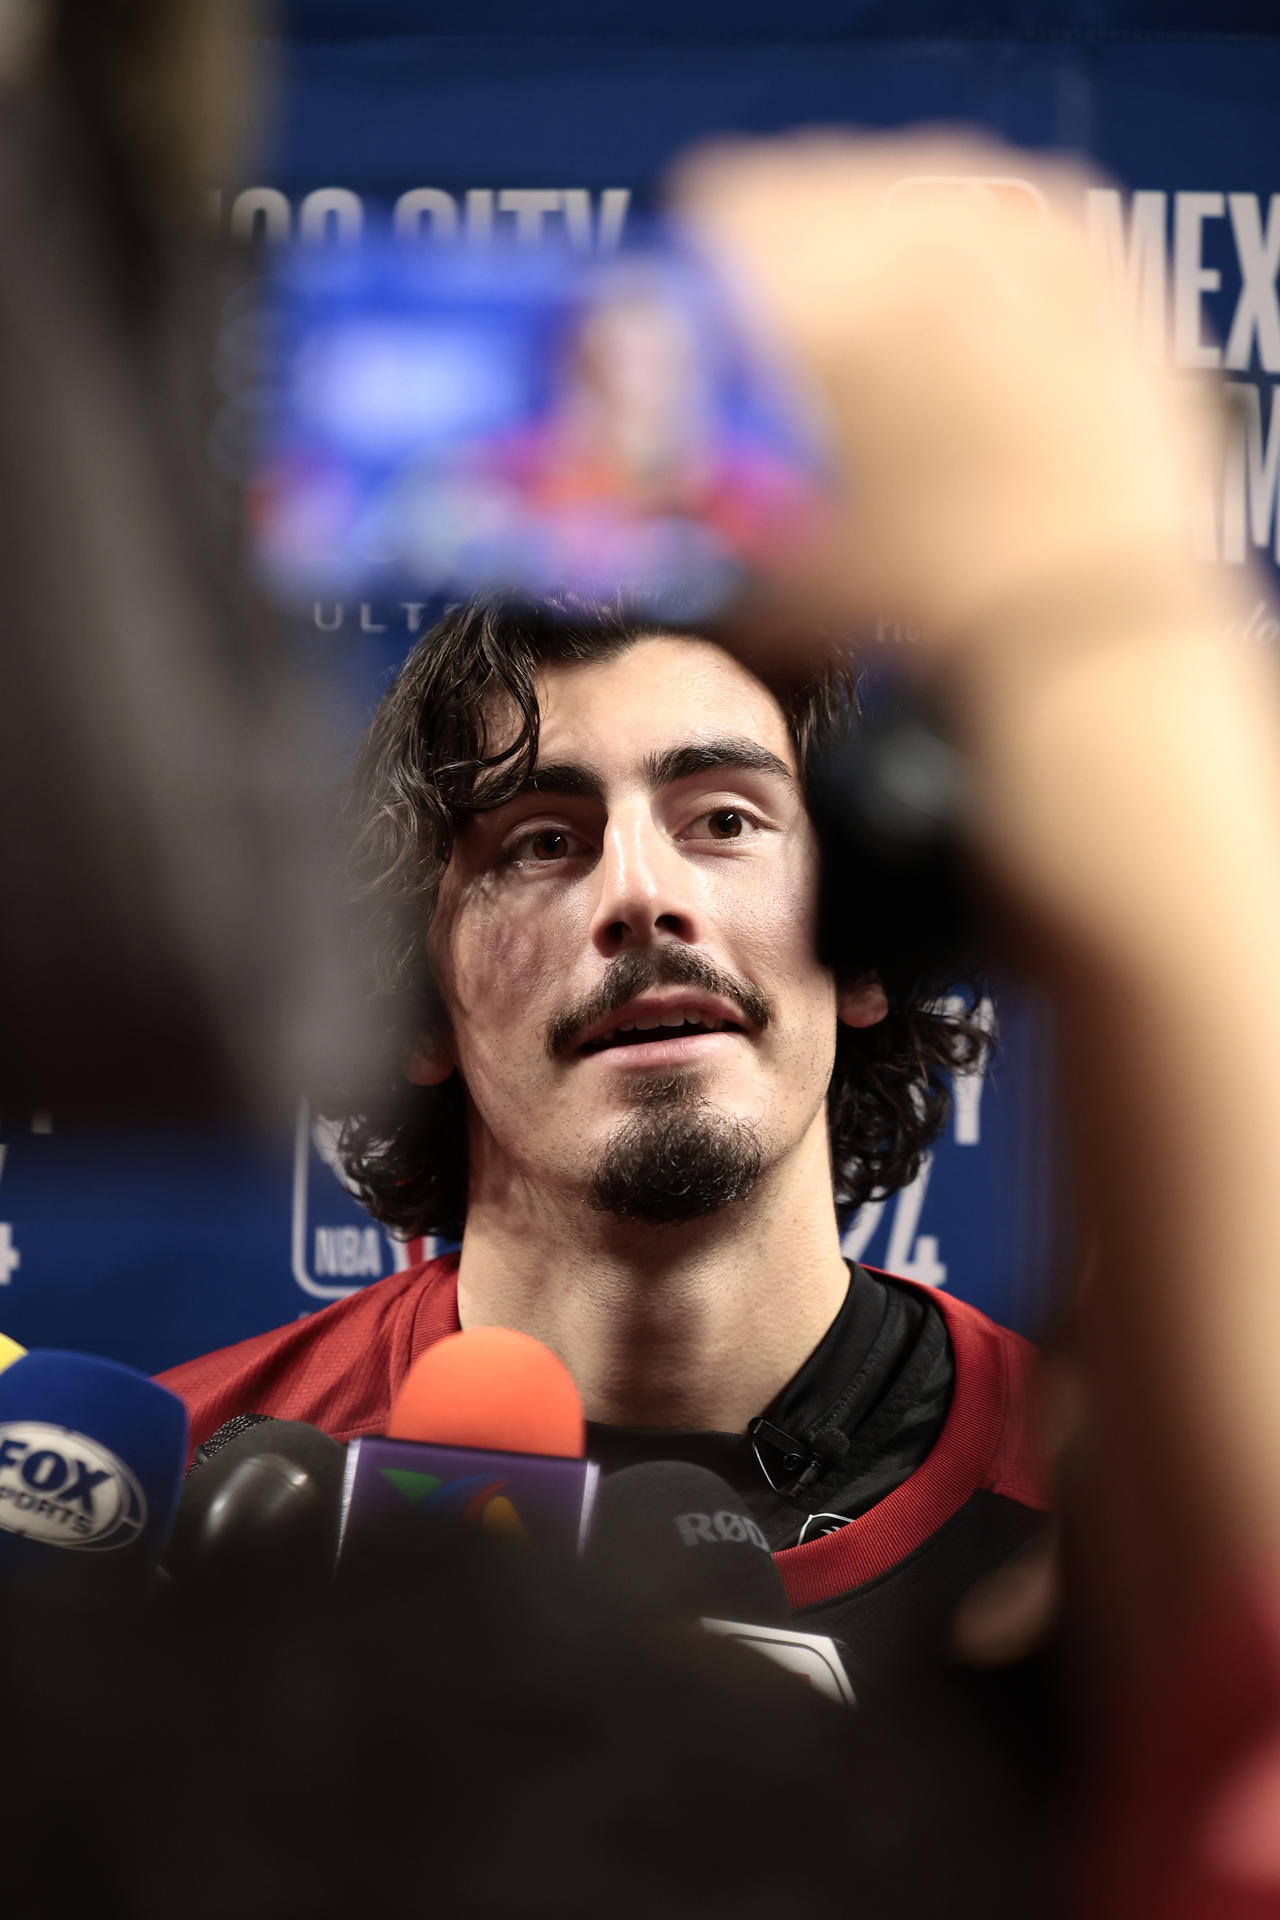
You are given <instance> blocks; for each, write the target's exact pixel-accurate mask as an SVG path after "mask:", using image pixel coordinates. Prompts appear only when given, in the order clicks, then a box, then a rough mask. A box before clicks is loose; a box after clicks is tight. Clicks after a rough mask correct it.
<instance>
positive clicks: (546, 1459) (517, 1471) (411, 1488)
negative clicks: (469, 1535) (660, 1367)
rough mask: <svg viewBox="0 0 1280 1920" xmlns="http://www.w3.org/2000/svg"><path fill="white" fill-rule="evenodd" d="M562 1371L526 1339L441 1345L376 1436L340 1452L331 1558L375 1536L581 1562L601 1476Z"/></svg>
mask: <svg viewBox="0 0 1280 1920" xmlns="http://www.w3.org/2000/svg"><path fill="white" fill-rule="evenodd" d="M585 1442H586V1428H585V1426H584V1423H583V1417H582V1402H581V1400H580V1399H579V1397H578V1390H577V1388H576V1387H575V1386H574V1383H573V1379H572V1376H571V1375H570V1373H569V1370H568V1368H567V1367H566V1366H565V1365H564V1364H563V1362H562V1361H560V1360H558V1359H557V1358H556V1356H555V1354H553V1353H552V1352H551V1351H550V1350H549V1349H548V1348H547V1347H544V1346H543V1345H542V1343H541V1342H540V1341H538V1340H534V1339H533V1338H531V1336H530V1335H528V1334H526V1333H516V1332H514V1331H512V1330H511V1329H510V1328H507V1327H476V1328H474V1329H472V1330H471V1331H469V1332H465V1333H455V1334H450V1335H448V1336H447V1337H446V1338H445V1339H443V1340H440V1341H438V1342H437V1343H436V1344H435V1345H434V1346H432V1347H428V1348H427V1350H426V1352H425V1353H423V1354H421V1355H420V1356H419V1358H418V1359H417V1360H416V1361H415V1362H414V1364H413V1366H412V1367H411V1368H410V1369H409V1372H408V1373H407V1375H406V1376H405V1380H404V1384H403V1385H402V1387H401V1389H400V1392H399V1393H398V1394H397V1396H396V1399H395V1401H394V1403H393V1405H392V1408H391V1414H390V1417H389V1419H388V1421H387V1432H386V1434H385V1436H382V1437H379V1436H373V1435H362V1436H361V1437H360V1438H358V1439H356V1440H353V1441H351V1443H350V1445H349V1446H348V1448H347V1472H346V1482H345V1486H344V1489H343V1500H342V1529H341V1534H340V1539H339V1555H340V1558H345V1557H346V1556H348V1555H349V1554H350V1552H351V1550H352V1548H353V1546H356V1545H358V1543H359V1542H360V1541H361V1540H362V1539H364V1538H370V1537H372V1536H374V1535H377V1534H382V1535H383V1536H384V1537H385V1536H386V1534H387V1533H388V1532H389V1531H393V1530H394V1531H396V1532H398V1533H399V1535H400V1537H401V1538H404V1537H406V1528H409V1529H410V1530H416V1529H421V1530H423V1532H424V1533H425V1532H430V1531H435V1532H437V1533H438V1532H439V1531H440V1530H441V1529H442V1528H448V1527H451V1526H452V1527H454V1528H457V1527H464V1528H466V1527H473V1528H476V1529H478V1530H480V1531H481V1532H484V1533H488V1534H492V1535H501V1536H504V1537H506V1538H509V1539H527V1540H529V1541H530V1542H532V1543H533V1544H534V1545H541V1546H547V1547H551V1548H553V1549H561V1550H567V1551H568V1552H570V1553H577V1552H579V1551H580V1549H581V1546H582V1542H583V1540H584V1538H585V1535H586V1530H587V1528H588V1526H589V1524H590V1519H591V1510H592V1506H593V1503H594V1500H595V1491H596V1483H597V1478H598V1469H597V1468H596V1467H595V1466H593V1465H592V1464H591V1463H590V1462H588V1461H587V1460H585V1459H584V1458H583V1449H584V1446H585Z"/></svg>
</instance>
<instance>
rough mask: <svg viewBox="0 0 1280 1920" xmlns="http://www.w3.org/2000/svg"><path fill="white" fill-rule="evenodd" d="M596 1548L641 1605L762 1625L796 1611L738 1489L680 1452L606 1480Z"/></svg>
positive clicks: (617, 1583) (595, 1526) (609, 1572)
mask: <svg viewBox="0 0 1280 1920" xmlns="http://www.w3.org/2000/svg"><path fill="white" fill-rule="evenodd" d="M589 1553H590V1558H591V1560H592V1561H593V1562H594V1564H595V1565H596V1567H597V1568H598V1569H599V1570H600V1572H601V1573H602V1574H603V1576H604V1578H605V1579H606V1580H607V1581H608V1582H609V1584H610V1585H611V1586H612V1587H613V1588H614V1589H615V1591H616V1592H617V1593H619V1594H620V1595H621V1597H622V1598H623V1599H624V1601H625V1602H626V1603H627V1604H628V1605H629V1606H630V1607H632V1608H634V1609H635V1610H636V1611H637V1612H639V1613H642V1614H653V1615H666V1616H670V1617H679V1618H681V1619H690V1620H694V1619H702V1618H709V1617H715V1618H718V1619H724V1620H742V1621H747V1622H751V1623H754V1624H758V1625H761V1626H783V1625H785V1624H786V1623H787V1622H788V1621H789V1620H790V1618H791V1610H790V1608H789V1607H788V1605H787V1596H786V1592H785V1589H784V1588H783V1584H782V1576H781V1574H780V1573H779V1572H778V1569H777V1567H776V1566H775V1565H774V1560H773V1555H772V1554H771V1553H770V1551H769V1545H768V1542H767V1541H766V1539H765V1537H764V1534H763V1533H762V1532H761V1530H760V1527H759V1525H758V1524H757V1522H756V1521H755V1520H753V1519H752V1517H751V1515H750V1513H749V1512H748V1511H747V1507H746V1502H745V1501H744V1500H743V1498H742V1496H741V1494H737V1493H735V1492H734V1491H733V1488H732V1487H731V1486H730V1485H729V1484H728V1482H727V1481H726V1480H722V1479H721V1478H720V1476H719V1475H718V1474H715V1473H709V1472H708V1471H707V1469H706V1468H705V1467H695V1466H691V1465H689V1464H688V1463H687V1462H685V1461H681V1460H655V1461H648V1462H646V1463H645V1464H644V1465H642V1466H636V1467H625V1468H623V1470H622V1472H620V1473H615V1474H611V1475H610V1476H609V1478H608V1479H606V1480H605V1481H604V1482H603V1483H602V1485H601V1488H600V1492H599V1496H598V1498H597V1502H596V1512H595V1517H594V1520H593V1523H592V1530H591V1540H590V1546H589Z"/></svg>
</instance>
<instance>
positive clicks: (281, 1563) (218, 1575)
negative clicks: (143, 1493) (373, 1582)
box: [162, 1414, 345, 1591]
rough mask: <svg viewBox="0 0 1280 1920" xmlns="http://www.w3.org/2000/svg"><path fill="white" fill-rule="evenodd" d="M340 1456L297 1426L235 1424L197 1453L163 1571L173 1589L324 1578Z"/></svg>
mask: <svg viewBox="0 0 1280 1920" xmlns="http://www.w3.org/2000/svg"><path fill="white" fill-rule="evenodd" d="M344 1465H345V1455H344V1453H343V1449H342V1448H341V1447H340V1446H339V1444H338V1442H337V1441H336V1440H332V1439H330V1437H329V1435H328V1434H327V1433H321V1432H320V1430H319V1429H318V1428H317V1427H312V1426H308V1425H307V1423H306V1422H305V1421H302V1420H273V1419H271V1418H270V1417H269V1416H267V1415H265V1414H239V1415H237V1416H236V1417H235V1418H234V1419H232V1420H229V1421H227V1422H226V1424H225V1426H223V1427H220V1428H219V1429H218V1432H217V1433H215V1434H214V1435H213V1436H212V1438H211V1439H209V1440H208V1441H206V1442H205V1444H204V1446H203V1447H201V1448H199V1449H198V1450H197V1452H196V1455H195V1460H194V1462H193V1465H192V1470H191V1472H190V1473H189V1474H188V1476H187V1480H186V1483H185V1485H184V1486H183V1489H182V1497H181V1499H180V1500H179V1502H178V1511H177V1514H176V1515H175V1517H174V1522H173V1530H172V1532H171V1533H170V1536H169V1542H168V1545H167V1546H166V1548H165V1550H164V1558H163V1562H162V1565H163V1568H164V1571H165V1573H166V1574H168V1575H169V1577H170V1579H171V1580H172V1581H173V1582H174V1584H175V1586H177V1587H178V1588H180V1589H183V1590H185V1591H192V1590H194V1589H195V1588H196V1587H208V1586H213V1585H216V1586H224V1585H225V1586H228V1587H236V1588H241V1589H243V1588H250V1589H252V1588H259V1589H264V1590H265V1589H270V1588H276V1589H279V1588H280V1587H282V1586H286V1585H287V1586H290V1587H294V1588H312V1589H313V1588H315V1587H318V1586H319V1585H320V1584H321V1583H323V1582H324V1581H326V1580H329V1579H331V1578H332V1576H333V1567H334V1557H335V1554H336V1552H337V1540H338V1514H339V1508H340V1504H341V1497H342V1476H343V1468H344Z"/></svg>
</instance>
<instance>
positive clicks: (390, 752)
mask: <svg viewBox="0 0 1280 1920" xmlns="http://www.w3.org/2000/svg"><path fill="white" fill-rule="evenodd" d="M663 631H668V632H678V633H681V634H684V633H687V632H688V631H689V630H688V629H687V628H685V627H683V626H678V627H667V628H664V627H663V625H662V624H661V623H655V622H654V621H653V620H641V619H638V618H635V617H633V616H631V615H630V614H629V613H628V612H627V611H626V610H625V609H624V608H622V607H621V606H608V605H603V606H602V605H597V604H590V605H588V604H586V603H582V602H576V601H571V600H569V599H567V598H560V599H556V600H554V601H547V602H538V603H530V602H527V601H515V600H512V599H509V598H501V597H484V598H478V599H474V600H471V601H468V602H466V603H465V604H463V605H460V606H456V607H453V608H451V609H450V610H449V611H448V612H447V613H446V614H445V616H444V618H443V619H442V620H440V621H439V623H438V624H437V625H436V626H435V627H433V628H432V629H431V631H430V632H429V633H427V634H425V635H424V636H423V637H422V639H420V640H419V641H418V642H417V644H416V645H415V646H414V648H413V650H412V651H411V652H410V654H409V655H408V656H407V658H406V660H405V662H404V664H403V666H402V667H401V669H400V671H399V673H398V674H397V675H396V678H395V680H394V681H393V682H392V684H391V686H390V687H389V688H388V690H387V692H386V694H385V696H384V697H383V700H382V702H381V704H380V706H379V707H378V710H377V713H376V714H375V716H374V719H373V722H372V725H371V726H370V728H369V730H368V732H367V734H366V735H365V737H364V740H363V742H362V744H361V748H360V752H359V754H358V757H357V760H356V764H355V768H354V771H353V775H352V780H351V784H350V788H349V794H348V800H347V812H348V819H349V826H350V829H351V844H352V848H353V860H354V879H355V895H356V899H357V902H358V906H359V928H360V936H359V937H360V944H361V946H362V949H363V954H364V965H365V970H366V973H367V976H368V993H369V997H370V1000H371V1003H372V1009H373V1015H374V1022H373V1024H374V1030H375V1034H376V1036H377V1038H378V1040H379V1041H380V1042H381V1047H380V1051H379V1059H378V1063H377V1065H376V1067H375V1068H374V1070H373V1072H372V1073H371V1075H370V1077H369V1081H368V1084H367V1085H365V1086H364V1087H362V1088H361V1089H360V1090H359V1092H358V1093H356V1092H354V1090H350V1089H348V1090H347V1091H346V1093H345V1094H344V1095H343V1096H341V1097H340V1098H339V1099H338V1100H337V1101H335V1100H332V1099H331V1100H329V1101H327V1102H326V1103H325V1104H326V1105H327V1106H328V1107H329V1109H330V1111H332V1112H333V1113H334V1114H335V1116H339V1115H340V1116H341V1129H340V1133H339V1138H338V1151H339V1155H340V1158H341V1161H342V1164H343V1167H344V1169H345V1172H346V1176H347V1179H348V1181H349V1183H350V1185H351V1187H352V1189H353V1190H354V1191H355V1192H356V1193H357V1194H358V1195H359V1197H360V1199H361V1200H362V1201H363V1202H364V1204H365V1206H366V1207H367V1208H368V1209H369V1211H370V1213H372V1214H373V1216H374V1218H375V1219H377V1220H380V1221H382V1222H383V1224H384V1225H385V1226H387V1227H389V1228H391V1229H392V1230H393V1231H394V1232H396V1233H398V1234H401V1235H403V1236H405V1237H410V1236H413V1235H417V1234H427V1233H435V1234H456V1233H457V1232H458V1231H459V1230H460V1226H461V1222H462V1220H463V1217H464V1215H465V1211H466V1196H467V1125H466V1113H465V1107H464V1095H463V1089H462V1086H461V1083H460V1081H459V1078H458V1076H457V1075H456V1074H454V1075H453V1076H451V1078H450V1079H449V1080H447V1081H446V1082H445V1083H444V1084H443V1085H441V1086H435V1087H418V1086H413V1085H411V1084H410V1083H409V1082H408V1081H407V1080H406V1079H405V1077H404V1075H403V1072H402V1071H401V1067H402V1062H403V1058H404V1053H405V1049H406V1046H407V1044H408V1042H409V1040H410V1038H411V1037H412V1036H413V1035H415V1034H420V1033H422V1032H424V1031H429V1030H430V1028H431V1027H432V1025H433V1024H435V1023H436V1022H437V1021H438V1020H439V1019H440V1018H441V1017H442V1013H443V1009H442V1007H441V1005H440V1002H439V998H438V994H437V992H436V989H435V986H434V983H433V980H432V977H431V971H430V967H429V964H428V959H427V942H426V929H427V927H428V925H429V923H430V921H431V917H432V914H433V913H434V911H435V905H436V898H437V893H438V890H439V886H440V881H441V879H442V877H443V875H444V872H445V868H446V867H447V865H448V863H449V858H450V854H451V851H452V847H453V842H454V838H455V835H456V834H457V833H458V832H459V831H460V830H461V828H462V827H463V826H464V825H465V823H466V822H467V820H468V819H470V818H471V817H473V816H474V815H475V814H476V813H477V812H479V811H482V810H488V809H490V808H493V807H498V806H502V805H503V804H505V802H506V801H508V800H509V799H510V798H512V796H513V795H514V794H515V793H516V792H517V791H518V790H519V788H520V787H521V785H522V784H523V782H524V781H525V780H526V779H527V778H528V775H529V774H530V772H531V771H532V769H533V767H534V764H535V762H536V759H537V753H538V730H539V710H538V701H537V694H536V691H535V676H536V675H537V673H538V671H539V670H540V669H541V668H542V667H544V666H546V665H548V664H554V663H589V662H594V661H607V660H609V659H612V658H613V657H615V656H616V655H617V654H619V653H622V652H625V651H626V649H627V648H629V647H630V646H632V645H633V644H634V643H635V642H636V641H638V640H640V639H643V638H646V637H652V636H653V635H655V634H657V633H661V632H663ZM698 637H706V638H709V639H714V638H715V634H714V632H713V631H705V632H704V633H703V634H700V635H699V636H698ZM762 678H764V679H765V680H766V682H768V683H769V684H770V687H771V691H772V692H773V693H774V695H775V697H776V698H777V700H778V702H779V705H780V706H781V708H782V711H783V713H784V715H785V718H786V721H787V725H788V727H789V729H790V732H791V736H792V740H793V742H794V744H795V748H796V754H797V759H798V761H799V764H800V767H801V769H802V773H803V775H804V778H805V779H806V781H807V780H808V777H809V773H810V769H811V767H812V766H813V764H814V760H815V757H816V756H817V755H818V754H819V753H820V752H821V750H822V748H823V746H824V744H825V743H826V742H829V741H830V740H831V739H833V738H834V737H836V735H837V734H838V733H839V732H841V731H843V730H844V729H846V728H847V727H848V726H849V724H850V722H851V720H852V719H853V718H854V717H855V716H856V715H857V712H858V701H857V688H856V679H855V674H854V671H853V668H852V667H851V665H850V663H849V660H848V657H847V654H846V652H845V651H844V650H841V649H836V648H835V647H833V648H832V650H831V652H830V654H829V656H828V657H827V658H826V659H825V660H824V661H822V662H821V663H820V664H819V665H818V666H817V667H816V668H815V669H814V670H813V671H812V672H811V673H810V675H809V677H808V678H806V679H805V680H803V681H802V682H800V683H798V684H796V683H791V682H788V683H783V684H778V685H774V684H772V683H771V682H769V677H768V675H767V674H764V675H762ZM512 711H514V713H515V715H516V716H517V720H516V725H515V729H514V732H511V730H510V725H509V722H507V723H506V729H505V732H504V737H502V738H497V737H495V732H496V730H497V729H498V728H500V727H503V725H504V720H505V716H508V715H510V714H511V713H512ZM508 734H509V736H510V737H507V735H508ZM868 971H875V972H877V973H878V974H879V977H880V979H881V982H882V984H883V986H884V989H885V992H886V995H887V997H888V1001H889V1012H888V1014H887V1016H886V1018H885V1019H884V1020H882V1021H880V1022H879V1023H878V1024H876V1025H875V1026H871V1027H864V1028H857V1029H854V1028H850V1027H846V1026H845V1025H843V1024H841V1025H840V1027H839V1029H838V1035H837V1041H836V1054H835V1065H834V1069H833V1072H832V1076H831V1085H830V1089H829V1092H828V1096H827V1117H828V1127H829V1132H830V1139H831V1157H832V1169H833V1182H834V1191H835V1199H836V1205H837V1208H838V1209H840V1210H841V1211H842V1212H843V1211H845V1210H851V1209H853V1208H856V1207H859V1206H861V1205H862V1203H863V1202H864V1201H866V1200H870V1199H874V1198H881V1197H883V1196H884V1195H886V1194H889V1193H892V1192H894V1191H895V1190H896V1189H897V1188H899V1187H901V1186H904V1185H906V1184H907V1182H908V1181H910V1180H911V1179H912V1178H913V1177H914V1176H915V1174H916V1172H917V1170H918V1169H919V1166H920V1162H921V1159H922V1157H923V1155H924V1153H925V1150H926V1148H927V1147H928V1145H929V1143H930V1142H931V1141H932V1140H933V1139H934V1138H935V1137H936V1136H937V1134H938V1133H939V1132H940V1131H941V1129H942V1128H943V1126H944V1125H945V1124H946V1120H947V1116H948V1114H949V1112H950V1107H951V1087H950V1076H951V1074H953V1073H955V1072H957V1071H965V1070H967V1069H972V1068H974V1067H975V1066H976V1065H977V1064H978V1063H979V1062H980V1061H981V1059H982V1057H983V1054H984V1052H985V1050H986V1048H987V1047H988V1045H989V1044H990V1041H991V1034H990V1032H989V1031H988V1029H987V1027H986V1026H985V1025H983V1024H982V1022H981V1021H980V1019H979V1018H978V1017H977V1001H978V999H979V998H980V996H981V992H982V985H981V981H980V980H979V979H977V978H976V977H975V978H971V979H969V980H967V981H965V982H962V983H960V985H961V987H962V991H961V992H959V993H957V992H956V991H955V989H956V987H957V982H956V981H955V980H954V979H953V978H952V977H951V974H950V972H947V973H945V974H944V973H942V972H937V973H936V977H924V976H922V974H921V972H920V970H919V969H918V968H913V969H912V970H911V972H910V975H909V976H908V977H899V978H895V977H894V969H893V965H892V963H889V964H888V965H872V966H869V967H868Z"/></svg>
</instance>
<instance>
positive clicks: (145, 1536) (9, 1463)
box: [0, 1351, 187, 1576]
mask: <svg viewBox="0 0 1280 1920" xmlns="http://www.w3.org/2000/svg"><path fill="white" fill-rule="evenodd" d="M186 1453H187V1413H186V1408H185V1407H184V1406H183V1404H182V1402H181V1400H179V1398H178V1396H177V1395H176V1394H174V1393H170V1392H169V1391H168V1389H167V1388H165V1387H160V1386H157V1385H156V1383H155V1382H154V1381H153V1380H148V1379H147V1378H146V1377H145V1375H143V1374H141V1373H135V1372H134V1370H133V1368H132V1367H122V1366H119V1365H117V1363H116V1362H115V1361H113V1360H98V1359H94V1358H93V1357H91V1356H90V1355H89V1354H84V1353H55V1352H49V1351H39V1352H36V1353H26V1354H23V1355H22V1357H21V1358H20V1359H17V1360H15V1361H14V1362H13V1363H12V1365H10V1366H7V1367H5V1369H4V1371H3V1372H2V1373H0V1573H3V1574H6V1575H10V1576H18V1575H21V1574H22V1573H24V1572H26V1573H33V1574H45V1575H49V1574H54V1573H56V1574H59V1575H61V1574H63V1573H64V1572H65V1573H66V1574H67V1575H68V1576H69V1575H71V1574H72V1572H73V1569H74V1570H77V1571H83V1569H84V1568H85V1567H86V1565H87V1563H89V1562H91V1561H92V1562H95V1563H98V1564H99V1565H103V1564H109V1565H111V1566H114V1567H116V1568H125V1567H127V1568H129V1569H130V1570H139V1571H148V1572H149V1571H150V1569H151V1568H152V1567H153V1566H154V1563H155V1561H156V1558H157V1556H158V1555H159V1552H160V1549H161V1547H162V1546H163V1544H164V1541H165V1538H166V1536H167V1534H168V1531H169V1526H170V1522H171V1521H172V1519H173V1512H174V1508H175V1506H176V1504H177V1499H178V1490H179V1488H180V1487H181V1485H182V1467H183V1462H184V1461H185V1459H186Z"/></svg>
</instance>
